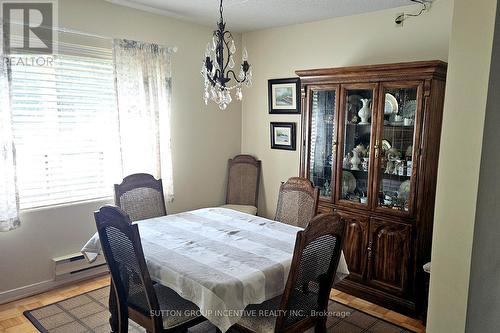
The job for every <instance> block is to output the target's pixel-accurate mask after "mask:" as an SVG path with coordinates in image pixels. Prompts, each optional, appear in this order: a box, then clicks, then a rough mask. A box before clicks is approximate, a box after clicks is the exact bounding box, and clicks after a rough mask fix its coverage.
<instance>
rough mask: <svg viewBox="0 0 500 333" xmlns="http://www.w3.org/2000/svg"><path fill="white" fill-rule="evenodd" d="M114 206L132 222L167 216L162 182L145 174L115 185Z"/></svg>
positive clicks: (139, 174) (129, 177)
mask: <svg viewBox="0 0 500 333" xmlns="http://www.w3.org/2000/svg"><path fill="white" fill-rule="evenodd" d="M115 204H116V205H117V206H118V207H120V208H121V209H122V210H123V211H124V212H125V213H127V214H128V216H129V217H130V219H131V220H132V221H138V220H145V219H149V218H153V217H159V216H165V215H167V210H166V208H165V197H164V196H163V185H162V181H161V179H158V180H157V179H155V178H154V177H153V176H152V175H149V174H146V173H136V174H133V175H130V176H127V177H125V178H124V179H123V182H122V183H121V184H115Z"/></svg>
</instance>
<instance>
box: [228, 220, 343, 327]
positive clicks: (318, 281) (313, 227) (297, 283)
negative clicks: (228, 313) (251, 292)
mask: <svg viewBox="0 0 500 333" xmlns="http://www.w3.org/2000/svg"><path fill="white" fill-rule="evenodd" d="M344 231H345V223H344V221H343V220H342V219H341V218H340V216H339V215H337V214H323V215H318V216H316V217H315V218H314V219H312V220H311V221H310V222H309V224H308V226H307V228H306V229H305V230H303V231H299V232H298V233H297V239H296V242H295V250H294V253H293V259H292V264H291V268H290V273H289V275H288V280H287V282H286V286H285V291H284V293H283V295H282V296H279V297H276V298H274V299H271V300H270V301H266V302H264V303H262V304H258V305H250V306H249V307H247V309H246V310H248V311H245V313H247V315H246V316H243V317H242V318H241V320H240V321H239V322H238V324H237V325H236V327H235V328H236V329H238V330H241V331H243V332H252V333H272V332H275V333H284V332H287V333H296V332H304V331H306V330H308V329H310V328H312V327H314V329H315V332H316V333H324V332H326V319H327V317H326V315H325V314H326V312H327V309H328V302H329V298H330V291H331V288H332V286H333V281H334V278H335V274H336V271H337V266H338V263H339V260H340V256H341V253H342V252H341V251H342V243H343V241H344ZM273 312H274V313H277V314H278V315H277V316H255V315H252V314H259V313H273Z"/></svg>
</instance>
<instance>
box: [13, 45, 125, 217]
mask: <svg viewBox="0 0 500 333" xmlns="http://www.w3.org/2000/svg"><path fill="white" fill-rule="evenodd" d="M53 59H54V60H53V65H52V66H23V65H19V66H16V65H12V66H11V68H10V69H11V80H10V92H11V109H12V125H13V134H14V143H15V147H16V154H17V177H18V188H19V200H20V208H21V209H23V208H24V209H26V208H33V207H40V206H45V205H53V204H59V203H68V202H72V201H80V200H88V199H96V198H102V197H108V196H110V195H111V194H112V185H111V184H113V183H114V182H115V181H116V180H117V179H119V178H120V177H121V163H120V145H119V129H118V113H117V106H116V93H115V83H114V67H113V57H112V49H111V45H110V46H109V48H104V47H91V46H81V45H75V44H69V43H65V44H60V45H59V53H58V54H57V55H54V56H53Z"/></svg>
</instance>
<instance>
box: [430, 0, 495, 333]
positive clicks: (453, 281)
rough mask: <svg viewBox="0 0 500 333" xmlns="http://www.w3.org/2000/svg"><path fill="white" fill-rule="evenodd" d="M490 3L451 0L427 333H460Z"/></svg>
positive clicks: (490, 33) (490, 26)
mask: <svg viewBox="0 0 500 333" xmlns="http://www.w3.org/2000/svg"><path fill="white" fill-rule="evenodd" d="M496 3H497V1H495V0H483V1H469V0H455V5H454V13H453V27H452V32H451V38H450V53H449V67H448V83H447V87H446V100H445V107H444V120H443V132H442V137H441V154H440V158H439V173H438V188H437V198H436V213H435V223H434V239H433V248H432V274H431V285H430V299H429V317H428V332H430V333H434V332H436V333H440V332H464V331H465V322H466V310H467V297H468V288H469V276H470V264H471V251H472V239H473V231H474V221H475V215H476V202H477V194H478V191H477V190H478V181H479V167H480V163H481V146H482V140H483V127H484V117H485V110H486V98H487V94H488V80H489V71H490V62H491V51H492V40H493V31H494V23H495V10H496ZM494 180H497V179H494ZM491 222H494V221H491ZM497 280H498V279H497ZM497 283H498V282H497ZM496 329H497V331H498V327H497V328H496Z"/></svg>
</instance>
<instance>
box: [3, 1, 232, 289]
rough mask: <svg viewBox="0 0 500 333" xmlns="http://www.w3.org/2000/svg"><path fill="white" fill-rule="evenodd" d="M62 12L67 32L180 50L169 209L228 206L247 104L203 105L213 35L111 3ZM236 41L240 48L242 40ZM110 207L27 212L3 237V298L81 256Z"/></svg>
mask: <svg viewBox="0 0 500 333" xmlns="http://www.w3.org/2000/svg"><path fill="white" fill-rule="evenodd" d="M59 12H60V15H59V24H60V26H62V27H65V28H71V29H76V30H79V31H83V32H89V33H96V34H100V35H104V36H109V37H122V38H129V39H135V40H140V41H150V42H158V43H161V44H166V45H175V46H178V48H179V51H178V52H177V54H175V55H174V56H173V61H172V69H173V96H172V147H173V163H174V164H173V168H174V186H175V196H176V199H175V201H174V202H173V203H172V204H169V205H168V210H169V212H178V211H183V210H187V209H192V208H197V207H203V206H213V205H218V204H222V203H223V200H224V190H225V187H224V186H225V174H226V163H227V159H228V158H229V157H230V156H233V155H235V154H237V153H239V152H240V149H241V111H240V109H241V105H240V104H239V103H237V102H233V103H232V105H231V107H230V108H229V109H228V110H226V111H224V112H221V111H219V110H218V108H216V107H215V106H214V105H211V106H210V107H209V108H208V110H206V109H207V108H206V107H205V106H204V104H203V101H202V91H203V85H202V80H201V77H200V74H199V71H200V65H201V60H202V57H203V54H204V48H205V46H206V43H207V42H208V41H209V40H210V38H211V32H212V31H211V29H209V28H206V27H201V26H197V25H194V24H191V23H185V22H181V21H178V20H174V19H170V18H167V17H164V16H159V15H154V14H150V13H146V12H141V11H137V10H133V9H128V8H126V7H121V6H116V5H113V4H110V3H108V2H105V1H103V0H59ZM214 24H215V23H214ZM235 37H236V38H237V42H238V43H237V44H238V45H239V44H240V39H241V37H240V36H238V35H236V36H235ZM102 203H103V202H93V203H82V204H78V205H72V206H66V207H54V208H49V209H42V210H37V211H31V212H24V213H23V214H22V216H21V218H22V221H23V224H22V227H21V228H20V229H18V230H15V231H12V232H8V233H0V272H1V274H0V297H1V293H2V292H3V291H6V290H11V289H14V288H17V287H21V286H26V285H30V284H34V283H39V282H41V281H46V280H50V279H52V278H53V270H52V267H51V258H53V257H56V256H61V255H65V254H69V253H73V252H78V251H79V249H80V248H81V246H82V245H83V243H84V242H85V241H86V240H87V239H88V238H89V237H90V236H91V235H92V234H93V232H94V231H95V225H94V222H93V218H92V212H93V211H94V210H95V209H96V208H98V207H99V205H101V204H102Z"/></svg>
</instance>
